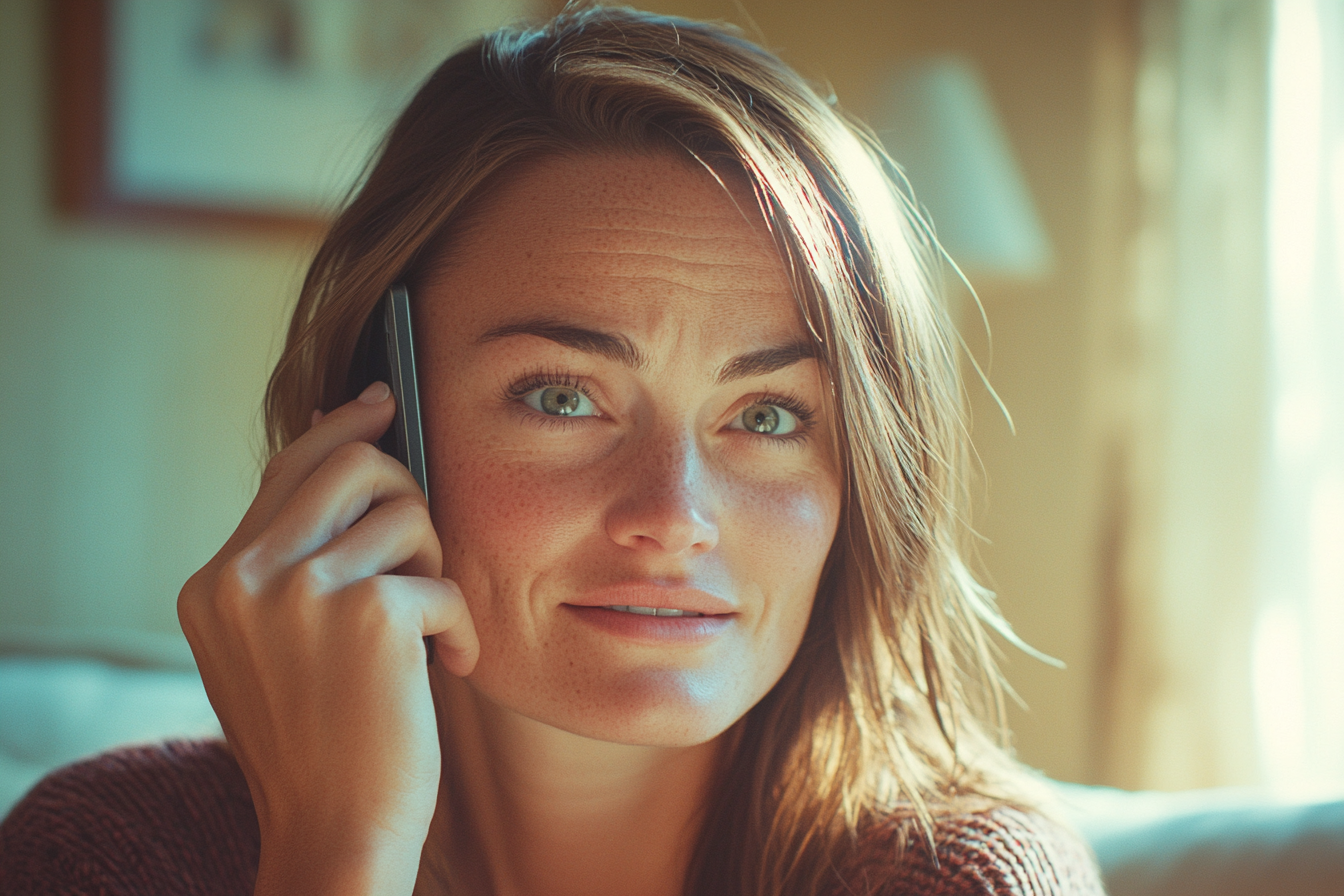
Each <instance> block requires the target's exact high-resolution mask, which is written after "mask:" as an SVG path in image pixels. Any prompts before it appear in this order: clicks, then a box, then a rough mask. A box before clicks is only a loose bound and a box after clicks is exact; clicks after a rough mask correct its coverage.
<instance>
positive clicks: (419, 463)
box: [350, 283, 429, 497]
mask: <svg viewBox="0 0 1344 896" xmlns="http://www.w3.org/2000/svg"><path fill="white" fill-rule="evenodd" d="M350 380H351V382H350V386H351V388H352V389H353V390H355V391H354V394H356V395H357V394H359V392H360V391H363V389H364V387H365V386H367V385H368V384H369V383H372V382H374V381H376V380H382V381H383V382H385V383H387V384H388V386H390V387H391V388H392V396H393V397H394V398H396V400H397V413H396V416H395V417H393V418H392V425H391V426H389V427H388V429H387V432H386V433H384V434H383V437H382V438H381V439H379V440H378V447H379V448H381V449H382V450H383V451H384V452H385V453H387V454H390V455H392V456H393V457H395V458H396V459H397V460H399V461H401V462H402V463H403V464H405V466H406V468H407V469H408V470H410V471H411V475H412V476H413V477H415V482H416V484H417V485H419V486H420V490H421V491H422V492H424V493H425V497H429V483H428V479H427V477H426V475H425V442H424V437H423V435H422V434H421V430H420V392H419V389H418V387H417V385H416V379H415V338H414V336H413V334H412V331H411V300H410V296H409V294H408V293H407V292H406V287H405V286H403V285H401V284H400V283H398V284H397V285H395V286H393V287H392V288H390V289H389V290H388V291H387V292H386V293H385V294H384V295H383V297H382V299H380V300H379V302H378V305H377V307H375V308H374V309H373V313H372V314H371V315H369V319H368V321H367V322H366V323H365V324H364V332H363V333H361V334H360V345H359V346H358V347H357V348H356V350H355V357H354V358H353V359H352V363H351V365H350Z"/></svg>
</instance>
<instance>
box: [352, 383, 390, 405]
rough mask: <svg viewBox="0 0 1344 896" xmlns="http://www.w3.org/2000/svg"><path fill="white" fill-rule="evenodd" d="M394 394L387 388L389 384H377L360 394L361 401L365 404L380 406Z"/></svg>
mask: <svg viewBox="0 0 1344 896" xmlns="http://www.w3.org/2000/svg"><path fill="white" fill-rule="evenodd" d="M391 394H392V390H391V389H389V388H387V383H384V382H377V383H373V384H371V385H370V386H369V388H367V389H365V390H364V391H363V392H361V393H359V400H360V401H362V402H364V403H365V404H378V403H379V402H381V401H385V400H387V396H389V395H391Z"/></svg>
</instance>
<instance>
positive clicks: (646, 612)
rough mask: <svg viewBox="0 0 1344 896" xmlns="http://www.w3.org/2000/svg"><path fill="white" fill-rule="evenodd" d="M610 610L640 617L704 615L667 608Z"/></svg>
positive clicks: (611, 607)
mask: <svg viewBox="0 0 1344 896" xmlns="http://www.w3.org/2000/svg"><path fill="white" fill-rule="evenodd" d="M605 609H608V610H616V611H618V612H621V613H634V614H636V615H638V616H703V615H705V614H704V613H696V612H695V611H693V610H672V609H668V608H666V607H620V606H610V607H606V608H605Z"/></svg>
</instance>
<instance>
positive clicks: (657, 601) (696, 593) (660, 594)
mask: <svg viewBox="0 0 1344 896" xmlns="http://www.w3.org/2000/svg"><path fill="white" fill-rule="evenodd" d="M564 607H565V609H566V610H568V611H569V612H570V613H572V614H573V615H574V616H576V617H577V618H578V619H580V620H581V621H583V622H584V623H586V624H588V625H591V626H593V627H595V628H597V629H599V630H601V631H603V632H605V633H607V634H612V635H617V636H619V637H622V638H625V639H627V640H632V641H639V642H643V643H646V644H669V645H670V644H677V645H682V646H691V645H695V644H703V643H705V642H707V641H711V640H713V639H714V638H715V637H717V636H718V635H720V634H722V633H723V632H724V631H725V630H726V629H727V628H728V627H729V626H730V625H732V622H733V620H734V618H736V616H737V611H736V609H735V608H734V607H733V605H732V604H731V603H729V602H728V601H726V600H724V599H723V598H721V597H716V596H714V595H712V594H709V593H707V592H704V591H700V590H698V589H695V588H683V587H676V586H666V585H660V584H657V583H651V582H627V583H624V584H620V585H613V586H609V587H606V588H599V589H596V590H593V591H589V592H587V593H585V594H583V595H582V596H581V597H577V598H575V599H574V600H570V601H566V603H565V604H564ZM607 607H653V608H654V609H656V610H684V611H687V612H691V613H700V614H702V615H700V616H645V615H642V614H637V613H626V612H622V611H620V610H608V609H607Z"/></svg>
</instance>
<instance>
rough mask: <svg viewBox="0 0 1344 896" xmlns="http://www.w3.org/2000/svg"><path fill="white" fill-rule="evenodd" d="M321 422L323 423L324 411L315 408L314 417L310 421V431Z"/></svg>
mask: <svg viewBox="0 0 1344 896" xmlns="http://www.w3.org/2000/svg"><path fill="white" fill-rule="evenodd" d="M321 422H322V411H321V409H320V408H313V417H312V419H311V420H309V421H308V428H309V429H312V428H313V427H314V426H316V425H317V424H319V423H321Z"/></svg>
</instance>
